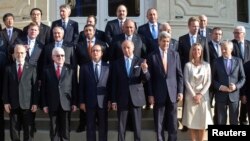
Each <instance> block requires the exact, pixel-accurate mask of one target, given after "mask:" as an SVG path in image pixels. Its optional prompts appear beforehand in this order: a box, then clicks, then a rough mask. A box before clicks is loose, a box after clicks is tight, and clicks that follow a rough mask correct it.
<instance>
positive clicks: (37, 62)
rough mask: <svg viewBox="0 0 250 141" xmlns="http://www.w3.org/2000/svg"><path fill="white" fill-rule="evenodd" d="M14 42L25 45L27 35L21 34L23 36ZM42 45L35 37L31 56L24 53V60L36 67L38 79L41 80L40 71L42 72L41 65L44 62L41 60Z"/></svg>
mask: <svg viewBox="0 0 250 141" xmlns="http://www.w3.org/2000/svg"><path fill="white" fill-rule="evenodd" d="M16 42H17V43H18V44H23V45H27V44H28V37H27V36H23V38H21V39H17V41H16ZM43 47H44V45H43V44H42V43H41V42H39V41H38V40H37V39H36V41H35V44H34V49H33V51H32V53H31V56H28V55H26V58H25V60H26V61H27V62H29V64H31V65H34V66H36V67H37V78H38V80H41V73H42V70H43V65H44V63H43V61H44V58H43V56H44V55H43V53H42V51H43Z"/></svg>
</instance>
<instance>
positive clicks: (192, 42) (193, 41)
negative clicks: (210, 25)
mask: <svg viewBox="0 0 250 141" xmlns="http://www.w3.org/2000/svg"><path fill="white" fill-rule="evenodd" d="M194 43H195V39H194V36H191V46H192V45H193V44H194Z"/></svg>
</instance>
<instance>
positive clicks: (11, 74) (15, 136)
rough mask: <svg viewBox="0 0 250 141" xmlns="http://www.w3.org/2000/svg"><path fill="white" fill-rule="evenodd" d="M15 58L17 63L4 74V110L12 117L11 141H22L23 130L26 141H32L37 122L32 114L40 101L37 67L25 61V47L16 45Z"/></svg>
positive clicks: (10, 66)
mask: <svg viewBox="0 0 250 141" xmlns="http://www.w3.org/2000/svg"><path fill="white" fill-rule="evenodd" d="M14 56H15V62H14V63H12V64H11V65H9V66H7V67H6V69H5V73H4V82H3V97H2V98H3V103H4V109H5V111H6V112H7V113H8V114H9V116H10V125H11V126H10V136H11V140H13V141H20V130H21V129H23V139H24V141H32V140H33V138H34V131H33V129H32V126H33V123H34V122H35V121H34V118H32V117H33V116H32V113H34V112H36V111H37V104H38V101H39V93H38V92H37V85H36V84H37V82H36V76H37V74H36V67H35V66H33V65H31V64H29V63H28V62H26V61H25V57H26V48H25V47H24V45H21V44H17V45H15V48H14Z"/></svg>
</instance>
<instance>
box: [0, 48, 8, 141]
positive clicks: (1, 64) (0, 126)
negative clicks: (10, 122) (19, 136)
mask: <svg viewBox="0 0 250 141" xmlns="http://www.w3.org/2000/svg"><path fill="white" fill-rule="evenodd" d="M6 65H7V58H6V54H5V53H3V52H0V74H4V69H5V67H6ZM3 77H4V75H0V97H1V98H0V140H1V141H4V127H5V126H4V106H3V100H2V96H3Z"/></svg>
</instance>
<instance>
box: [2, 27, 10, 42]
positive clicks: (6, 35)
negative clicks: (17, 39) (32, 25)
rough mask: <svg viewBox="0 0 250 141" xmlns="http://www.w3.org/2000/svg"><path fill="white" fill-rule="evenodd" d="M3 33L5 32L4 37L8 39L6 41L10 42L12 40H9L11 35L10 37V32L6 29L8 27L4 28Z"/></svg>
mask: <svg viewBox="0 0 250 141" xmlns="http://www.w3.org/2000/svg"><path fill="white" fill-rule="evenodd" d="M3 34H4V38H5V39H6V41H8V42H10V41H9V37H8V33H7V29H6V28H5V29H4V32H3Z"/></svg>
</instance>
